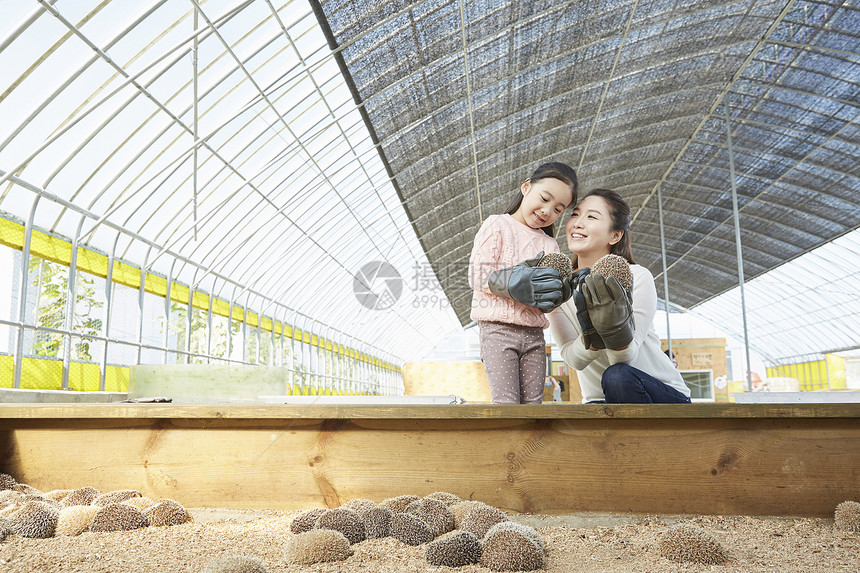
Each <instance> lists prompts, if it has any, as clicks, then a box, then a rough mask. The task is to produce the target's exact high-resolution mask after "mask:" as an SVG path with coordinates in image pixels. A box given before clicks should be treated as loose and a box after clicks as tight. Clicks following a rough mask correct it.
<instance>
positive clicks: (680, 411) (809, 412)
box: [0, 403, 860, 420]
mask: <svg viewBox="0 0 860 573" xmlns="http://www.w3.org/2000/svg"><path fill="white" fill-rule="evenodd" d="M80 418H103V419H108V418H113V419H152V418H172V419H323V420H325V419H437V420H447V419H450V420H461V419H495V420H498V419H513V420H533V419H547V420H552V419H613V418H617V419H679V418H855V419H860V404H845V403H841V404H726V403H719V404H716V403H706V404H703V403H695V404H647V405H640V404H540V405H509V406H508V405H505V406H501V405H492V404H457V405H397V406H391V405H366V404H362V405H319V406H317V405H300V406H299V405H245V404H242V405H237V404H0V419H80Z"/></svg>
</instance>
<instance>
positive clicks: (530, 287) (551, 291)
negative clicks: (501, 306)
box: [487, 251, 564, 312]
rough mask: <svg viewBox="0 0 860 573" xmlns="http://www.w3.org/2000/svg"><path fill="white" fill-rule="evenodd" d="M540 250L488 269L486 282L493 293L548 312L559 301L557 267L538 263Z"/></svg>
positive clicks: (560, 287) (559, 288)
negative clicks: (516, 262)
mask: <svg viewBox="0 0 860 573" xmlns="http://www.w3.org/2000/svg"><path fill="white" fill-rule="evenodd" d="M541 257H543V251H541V252H540V253H538V254H537V255H536V256H535V258H533V259H528V260H525V261H523V262H521V263H520V264H518V265H514V266H512V267H508V268H506V269H500V270H498V271H493V272H492V273H490V277H489V280H488V281H487V282H488V286H489V287H490V292H491V293H493V294H494V295H496V296H503V297H505V298H510V299H512V300H515V301H517V302H519V303H521V304H524V305H526V306H531V307H534V308H536V309H538V310H540V311H541V312H550V311H552V310H553V309H554V308H555V307H557V306H558V305H560V304H561V298H562V296H563V294H564V293H563V288H564V287H563V285H562V281H561V277H560V276H559V274H558V271H557V270H555V269H554V268H552V267H539V266H537V264H538V261H540V259H541Z"/></svg>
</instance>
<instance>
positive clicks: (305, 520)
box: [290, 507, 328, 533]
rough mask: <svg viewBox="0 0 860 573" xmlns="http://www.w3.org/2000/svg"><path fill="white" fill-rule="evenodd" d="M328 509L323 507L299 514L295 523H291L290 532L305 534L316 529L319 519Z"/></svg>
mask: <svg viewBox="0 0 860 573" xmlns="http://www.w3.org/2000/svg"><path fill="white" fill-rule="evenodd" d="M326 511H328V510H327V509H325V508H323V507H315V508H313V509H309V510H307V511H303V512H301V513H300V514H298V515H297V516H296V517H295V518H293V521H292V522H290V531H291V532H293V533H304V532H305V531H310V530H311V529H313V528H314V524H315V523H316V522H317V518H319V516H321V515H322V514H324V513H325V512H326Z"/></svg>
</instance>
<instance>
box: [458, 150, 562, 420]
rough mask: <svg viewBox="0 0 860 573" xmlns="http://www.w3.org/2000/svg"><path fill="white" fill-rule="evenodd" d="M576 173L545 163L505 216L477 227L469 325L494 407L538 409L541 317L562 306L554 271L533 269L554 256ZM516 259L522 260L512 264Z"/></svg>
mask: <svg viewBox="0 0 860 573" xmlns="http://www.w3.org/2000/svg"><path fill="white" fill-rule="evenodd" d="M576 190H577V180H576V172H575V171H574V170H573V168H572V167H570V166H569V165H566V164H564V163H558V162H551V163H545V164H543V165H541V166H540V167H538V168H537V170H535V172H534V173H533V174H532V176H531V177H529V178H528V179H526V180H525V182H524V183H523V184H522V186H521V187H520V189H519V190H518V191H517V194H516V196H515V198H514V201H513V202H512V203H511V205H510V206H509V207H508V209H507V210H506V211H505V213H504V214H501V215H490V216H489V217H488V218H487V220H486V221H484V223H483V224H482V225H481V229H480V230H479V231H478V234H477V236H476V237H475V244H474V246H473V247H472V255H471V258H470V260H469V285H470V286H471V287H472V290H473V291H474V293H473V295H472V313H471V317H472V320H475V321H477V323H478V328H479V329H480V340H481V360H482V361H483V362H484V367H485V369H486V371H487V377H488V378H489V381H490V395H491V397H492V400H493V403H494V404H540V403H541V401H542V400H543V385H544V377H545V376H546V351H545V341H544V336H543V331H544V329H545V328H547V327H548V326H549V321H548V320H547V318H546V317H545V316H544V313H545V312H549V311H551V310H553V309H554V308H555V307H557V306H558V305H559V304H561V303H562V302H564V300H565V295H567V296H570V291H569V289H568V290H566V291H565V287H566V285H565V283H563V282H562V280H561V277H560V276H559V273H558V271H557V270H555V269H553V268H551V267H538V266H536V265H537V263H538V261H539V260H540V257H541V256H542V255H543V253H550V252H558V250H559V248H558V243H557V242H556V240H555V234H554V232H553V223H555V220H556V219H558V217H559V215H561V214H562V212H564V210H565V209H566V208H567V206H568V205H570V204H571V203H573V202H574V201H576ZM519 261H523V262H521V263H520V264H517V263H518V262H519Z"/></svg>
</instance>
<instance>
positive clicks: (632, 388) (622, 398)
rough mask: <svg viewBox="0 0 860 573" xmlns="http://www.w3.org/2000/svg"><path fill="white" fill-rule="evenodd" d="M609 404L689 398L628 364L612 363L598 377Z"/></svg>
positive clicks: (686, 400)
mask: <svg viewBox="0 0 860 573" xmlns="http://www.w3.org/2000/svg"><path fill="white" fill-rule="evenodd" d="M600 385H601V386H602V387H603V394H604V395H605V396H606V401H607V402H608V403H610V404H689V403H690V399H689V398H687V397H686V396H684V395H683V394H681V393H680V392H678V391H677V390H675V389H674V388H672V387H671V386H669V385H667V384H664V383H663V382H660V381H659V380H657V379H656V378H654V377H653V376H651V375H650V374H648V373H646V372H643V371H641V370H639V369H637V368H633V367H632V366H630V365H629V364H623V363H618V364H613V365H612V366H610V367H609V368H607V369H606V370H604V371H603V376H602V377H601V379H600Z"/></svg>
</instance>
